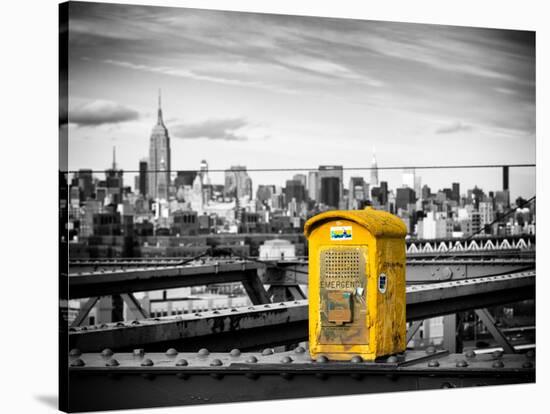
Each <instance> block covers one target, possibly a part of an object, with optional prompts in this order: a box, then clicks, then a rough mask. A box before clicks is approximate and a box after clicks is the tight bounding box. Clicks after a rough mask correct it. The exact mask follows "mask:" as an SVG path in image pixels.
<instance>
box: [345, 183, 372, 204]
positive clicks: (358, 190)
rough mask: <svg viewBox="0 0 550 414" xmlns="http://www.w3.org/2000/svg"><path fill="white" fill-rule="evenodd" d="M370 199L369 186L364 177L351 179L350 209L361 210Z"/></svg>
mask: <svg viewBox="0 0 550 414" xmlns="http://www.w3.org/2000/svg"><path fill="white" fill-rule="evenodd" d="M368 199H369V185H368V184H367V183H366V182H365V180H364V179H363V177H351V178H350V180H349V193H348V209H349V210H357V209H360V208H362V206H363V204H364V202H365V201H366V200H368Z"/></svg>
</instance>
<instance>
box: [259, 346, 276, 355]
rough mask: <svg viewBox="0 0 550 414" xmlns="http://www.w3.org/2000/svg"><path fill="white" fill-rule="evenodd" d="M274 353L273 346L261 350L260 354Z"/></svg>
mask: <svg viewBox="0 0 550 414" xmlns="http://www.w3.org/2000/svg"><path fill="white" fill-rule="evenodd" d="M274 353H275V351H274V350H273V348H266V349H264V350H263V351H262V355H272V354H274Z"/></svg>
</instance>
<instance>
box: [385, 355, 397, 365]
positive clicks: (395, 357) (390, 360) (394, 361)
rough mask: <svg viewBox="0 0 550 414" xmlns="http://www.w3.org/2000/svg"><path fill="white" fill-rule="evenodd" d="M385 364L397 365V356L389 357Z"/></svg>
mask: <svg viewBox="0 0 550 414" xmlns="http://www.w3.org/2000/svg"><path fill="white" fill-rule="evenodd" d="M386 362H388V363H390V364H395V363H397V356H395V355H392V356H390V357H389V358H388V359H387V361H386Z"/></svg>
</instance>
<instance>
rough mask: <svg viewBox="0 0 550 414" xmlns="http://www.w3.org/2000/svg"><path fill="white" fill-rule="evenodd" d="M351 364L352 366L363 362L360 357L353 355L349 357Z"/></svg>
mask: <svg viewBox="0 0 550 414" xmlns="http://www.w3.org/2000/svg"><path fill="white" fill-rule="evenodd" d="M351 362H353V363H354V364H360V363H361V362H363V358H361V356H360V355H354V356H352V357H351Z"/></svg>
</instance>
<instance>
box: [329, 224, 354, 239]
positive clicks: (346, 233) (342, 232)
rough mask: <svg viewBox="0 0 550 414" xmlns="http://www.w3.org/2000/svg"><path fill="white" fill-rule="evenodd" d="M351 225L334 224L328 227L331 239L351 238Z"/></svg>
mask: <svg viewBox="0 0 550 414" xmlns="http://www.w3.org/2000/svg"><path fill="white" fill-rule="evenodd" d="M351 236H352V234H351V226H334V227H331V228H330V239H331V240H351Z"/></svg>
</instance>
